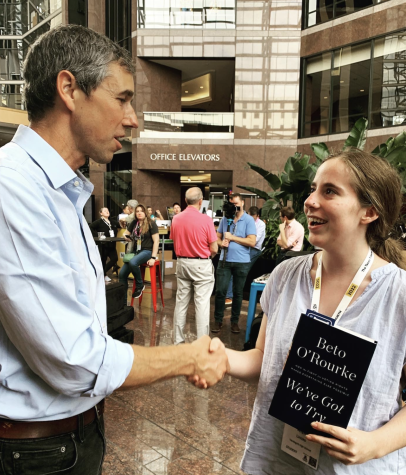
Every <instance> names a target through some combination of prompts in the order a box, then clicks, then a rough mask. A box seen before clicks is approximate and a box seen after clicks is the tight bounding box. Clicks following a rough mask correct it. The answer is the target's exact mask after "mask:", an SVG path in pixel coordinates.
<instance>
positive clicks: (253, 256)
mask: <svg viewBox="0 0 406 475" xmlns="http://www.w3.org/2000/svg"><path fill="white" fill-rule="evenodd" d="M248 214H249V215H250V216H252V217H253V218H254V221H255V227H256V228H257V238H256V239H257V240H256V243H255V247H250V265H249V268H248V272H249V271H250V270H251V269H252V266H253V265H254V264H255V263H256V262H257V259H258V257H259V256H260V255H261V252H262V244H263V242H264V239H265V234H266V227H265V223H264V222H263V221H262V219H260V218H259V210H258V208H257V206H251V208H250V209H249V210H248ZM232 303H233V276H231V279H230V283H229V284H228V289H227V295H226V305H231V304H232Z"/></svg>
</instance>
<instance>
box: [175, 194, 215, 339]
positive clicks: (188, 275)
mask: <svg viewBox="0 0 406 475" xmlns="http://www.w3.org/2000/svg"><path fill="white" fill-rule="evenodd" d="M185 199H186V204H187V205H188V207H187V208H186V209H185V210H184V211H182V212H181V213H179V214H178V215H177V216H176V219H174V220H173V221H172V226H171V239H173V245H174V248H175V252H176V255H177V256H178V264H177V284H178V290H177V292H176V307H175V314H174V329H175V345H178V344H179V343H184V342H185V337H184V334H183V331H184V327H185V324H186V313H187V309H188V305H189V301H190V297H191V296H192V293H194V300H195V311H196V330H197V338H200V336H202V335H208V334H209V331H210V330H209V321H210V296H211V294H212V292H213V287H214V268H213V264H212V262H211V258H212V257H214V256H215V255H216V254H217V250H218V245H217V234H216V231H215V229H214V225H213V221H212V219H210V218H209V216H207V215H205V214H202V213H200V211H199V210H200V208H201V206H202V202H203V194H202V191H201V190H200V188H197V187H193V188H189V189H188V190H187V191H186V196H185Z"/></svg>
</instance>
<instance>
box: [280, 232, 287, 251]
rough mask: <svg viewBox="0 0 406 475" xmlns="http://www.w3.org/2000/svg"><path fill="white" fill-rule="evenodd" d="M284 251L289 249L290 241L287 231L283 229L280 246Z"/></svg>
mask: <svg viewBox="0 0 406 475" xmlns="http://www.w3.org/2000/svg"><path fill="white" fill-rule="evenodd" d="M279 245H280V246H281V248H282V249H287V248H288V240H287V239H286V234H285V230H284V229H281V239H280V244H279Z"/></svg>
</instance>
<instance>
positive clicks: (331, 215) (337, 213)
mask: <svg viewBox="0 0 406 475" xmlns="http://www.w3.org/2000/svg"><path fill="white" fill-rule="evenodd" d="M351 177H352V176H351V171H350V170H349V169H348V167H347V165H345V163H344V162H343V161H342V160H340V159H339V158H335V159H331V160H328V161H327V162H326V163H324V164H322V165H321V166H320V168H319V169H318V171H317V173H316V176H315V178H314V182H313V183H312V187H311V192H310V195H309V197H308V198H307V200H306V201H305V204H304V212H305V214H306V216H307V222H308V226H309V241H310V242H311V244H313V245H314V246H317V247H320V248H322V249H328V248H329V247H331V246H334V245H337V244H338V245H340V246H343V245H345V243H347V242H351V241H354V239H356V240H358V239H365V233H366V224H365V223H364V222H363V220H362V217H363V216H364V215H365V210H366V208H363V207H361V204H360V202H359V200H358V197H357V194H356V192H355V190H354V188H353V187H352V184H351V183H352V181H351Z"/></svg>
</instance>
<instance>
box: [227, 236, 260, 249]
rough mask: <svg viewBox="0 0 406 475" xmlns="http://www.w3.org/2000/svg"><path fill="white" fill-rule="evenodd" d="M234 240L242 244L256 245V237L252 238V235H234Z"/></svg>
mask: <svg viewBox="0 0 406 475" xmlns="http://www.w3.org/2000/svg"><path fill="white" fill-rule="evenodd" d="M232 241H233V242H236V243H237V244H241V246H245V247H255V243H256V239H251V238H250V237H245V238H242V237H237V236H233V239H232Z"/></svg>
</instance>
